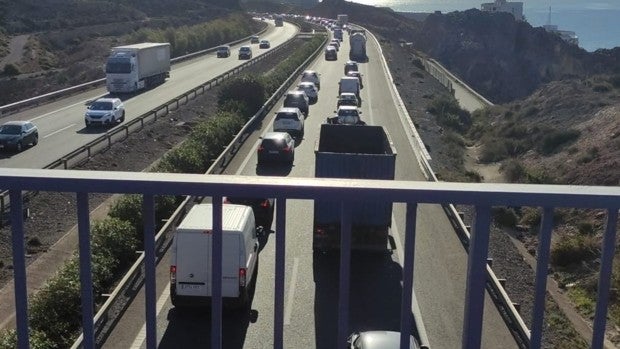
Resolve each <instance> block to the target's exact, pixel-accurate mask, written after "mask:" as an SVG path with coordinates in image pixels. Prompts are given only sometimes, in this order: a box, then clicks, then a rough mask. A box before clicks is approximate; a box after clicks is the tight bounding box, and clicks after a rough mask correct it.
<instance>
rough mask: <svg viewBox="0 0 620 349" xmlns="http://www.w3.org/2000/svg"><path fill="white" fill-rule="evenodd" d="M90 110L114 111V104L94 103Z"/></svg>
mask: <svg viewBox="0 0 620 349" xmlns="http://www.w3.org/2000/svg"><path fill="white" fill-rule="evenodd" d="M88 109H90V110H112V102H94V103H93V104H91V105H90V106H89V107H88Z"/></svg>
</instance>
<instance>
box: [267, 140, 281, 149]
mask: <svg viewBox="0 0 620 349" xmlns="http://www.w3.org/2000/svg"><path fill="white" fill-rule="evenodd" d="M262 146H263V148H265V149H267V150H274V149H280V148H284V140H283V139H263V142H262Z"/></svg>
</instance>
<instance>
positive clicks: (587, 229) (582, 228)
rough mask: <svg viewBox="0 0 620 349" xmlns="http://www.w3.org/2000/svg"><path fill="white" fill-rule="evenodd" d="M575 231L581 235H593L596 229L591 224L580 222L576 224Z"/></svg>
mask: <svg viewBox="0 0 620 349" xmlns="http://www.w3.org/2000/svg"><path fill="white" fill-rule="evenodd" d="M577 230H578V231H579V233H580V234H583V235H593V234H594V233H595V232H596V227H595V226H594V224H592V223H591V222H587V221H582V222H579V223H577Z"/></svg>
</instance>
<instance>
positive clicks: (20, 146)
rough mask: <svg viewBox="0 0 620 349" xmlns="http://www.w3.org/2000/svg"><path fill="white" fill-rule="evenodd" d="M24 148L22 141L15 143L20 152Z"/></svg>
mask: <svg viewBox="0 0 620 349" xmlns="http://www.w3.org/2000/svg"><path fill="white" fill-rule="evenodd" d="M23 148H24V146H23V144H22V142H21V141H19V142H17V144H15V150H16V151H17V152H18V153H19V152H21V151H22V149H23Z"/></svg>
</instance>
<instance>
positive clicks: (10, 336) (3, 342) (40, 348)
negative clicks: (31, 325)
mask: <svg viewBox="0 0 620 349" xmlns="http://www.w3.org/2000/svg"><path fill="white" fill-rule="evenodd" d="M29 334H30V338H28V341H29V342H30V348H32V349H54V348H57V346H56V344H55V343H54V342H53V341H51V340H50V339H49V338H48V337H47V335H46V334H45V333H43V332H41V331H33V330H30V333H29ZM15 348H17V331H16V330H9V331H3V332H2V333H0V349H15Z"/></svg>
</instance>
